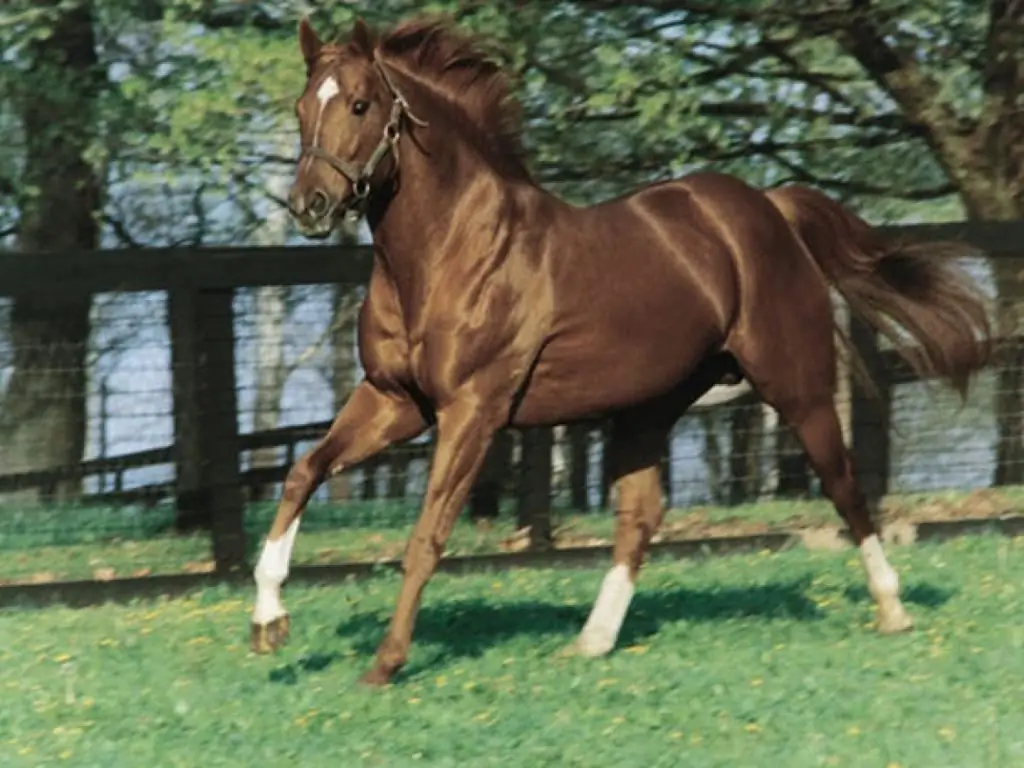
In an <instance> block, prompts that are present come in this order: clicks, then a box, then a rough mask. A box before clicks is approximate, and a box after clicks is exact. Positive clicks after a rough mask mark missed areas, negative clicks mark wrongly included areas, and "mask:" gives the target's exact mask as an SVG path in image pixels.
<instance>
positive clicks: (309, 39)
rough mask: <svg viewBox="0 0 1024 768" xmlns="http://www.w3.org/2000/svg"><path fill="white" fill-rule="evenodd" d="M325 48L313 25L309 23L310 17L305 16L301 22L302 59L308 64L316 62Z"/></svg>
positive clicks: (300, 45)
mask: <svg viewBox="0 0 1024 768" xmlns="http://www.w3.org/2000/svg"><path fill="white" fill-rule="evenodd" d="M323 47H324V44H323V42H322V41H321V40H320V37H319V35H317V33H316V30H315V29H313V25H312V24H310V23H309V17H308V16H303V17H302V19H301V21H299V49H300V50H301V51H302V58H304V59H305V60H306V63H307V64H310V63H312V62H313V61H316V57H317V56H319V55H320V49H321V48H323Z"/></svg>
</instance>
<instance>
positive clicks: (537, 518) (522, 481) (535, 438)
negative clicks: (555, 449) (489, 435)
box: [517, 427, 554, 549]
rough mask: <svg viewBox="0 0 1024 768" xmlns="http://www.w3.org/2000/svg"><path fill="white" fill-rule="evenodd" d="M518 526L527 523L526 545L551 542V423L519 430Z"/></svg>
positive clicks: (541, 545) (544, 545)
mask: <svg viewBox="0 0 1024 768" xmlns="http://www.w3.org/2000/svg"><path fill="white" fill-rule="evenodd" d="M522 436H523V440H522V450H521V452H520V459H519V461H520V465H519V466H520V472H519V511H518V515H517V518H518V523H517V525H518V527H519V528H525V527H527V526H529V527H530V548H531V549H537V548H544V547H547V546H549V545H550V544H551V448H552V445H553V444H554V430H553V429H552V428H551V427H530V428H528V429H524V430H522Z"/></svg>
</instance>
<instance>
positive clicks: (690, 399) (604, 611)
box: [575, 355, 737, 656]
mask: <svg viewBox="0 0 1024 768" xmlns="http://www.w3.org/2000/svg"><path fill="white" fill-rule="evenodd" d="M736 370H737V369H736V361H735V360H733V359H732V358H731V357H730V356H727V355H716V356H714V357H711V358H708V359H706V360H705V361H704V362H703V363H701V364H700V365H699V366H698V367H697V369H696V370H695V371H694V372H693V373H692V374H691V375H690V377H689V378H687V379H686V380H685V381H683V382H680V384H679V385H678V386H677V387H675V388H674V389H672V390H671V391H669V392H667V393H666V394H665V395H663V396H662V397H660V398H658V399H656V400H654V401H651V402H648V403H645V404H643V405H640V406H637V407H635V408H632V409H629V410H627V411H623V412H621V413H619V414H617V415H616V416H615V417H614V418H613V419H612V429H611V435H610V440H609V441H608V443H607V445H606V447H605V450H607V451H608V452H609V456H608V458H609V462H608V467H609V471H610V472H611V477H612V480H613V482H614V488H615V493H616V496H617V502H616V506H617V517H616V527H615V548H614V550H613V552H612V562H613V565H612V568H611V570H609V571H608V573H607V574H606V575H605V577H604V580H603V581H602V582H601V591H600V593H599V594H598V597H597V601H596V602H595V603H594V607H593V608H592V609H591V611H590V617H589V618H588V619H587V623H586V624H585V625H584V627H583V630H582V631H581V632H580V636H579V638H577V640H576V643H575V650H576V651H577V652H579V653H580V654H582V655H584V656H602V655H604V654H606V653H608V652H609V651H610V650H611V649H612V648H614V647H615V641H616V640H617V639H618V637H619V630H620V629H621V628H622V622H623V621H624V620H625V618H626V612H627V611H628V610H629V604H630V602H631V601H632V599H633V591H634V585H635V584H636V579H637V576H639V574H640V566H641V565H642V564H643V560H644V555H645V553H646V551H647V546H648V545H649V544H650V542H651V538H652V537H653V536H654V534H655V533H656V532H657V530H658V526H660V525H661V519H662V516H663V515H664V512H665V507H664V503H663V501H662V491H661V468H660V463H661V456H662V452H663V451H664V450H665V441H666V440H667V439H668V436H669V434H670V433H671V431H672V426H673V425H674V424H675V423H676V421H678V420H679V417H680V416H682V415H683V413H684V412H685V411H686V409H687V408H689V407H690V406H691V405H692V404H693V403H695V402H696V401H697V400H699V399H700V397H701V396H703V395H704V394H705V393H706V392H707V391H708V390H710V389H711V388H712V387H713V386H714V385H716V384H718V383H719V382H720V381H721V380H722V377H723V376H724V375H727V374H729V373H734V372H735V371H736Z"/></svg>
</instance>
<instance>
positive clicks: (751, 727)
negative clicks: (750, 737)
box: [743, 723, 762, 733]
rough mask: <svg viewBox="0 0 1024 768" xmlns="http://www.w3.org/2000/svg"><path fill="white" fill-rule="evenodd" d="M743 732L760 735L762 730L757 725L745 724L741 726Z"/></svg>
mask: <svg viewBox="0 0 1024 768" xmlns="http://www.w3.org/2000/svg"><path fill="white" fill-rule="evenodd" d="M743 730H744V731H746V732H747V733H760V732H761V730H762V728H761V726H760V725H759V724H758V723H747V724H746V725H744V726H743Z"/></svg>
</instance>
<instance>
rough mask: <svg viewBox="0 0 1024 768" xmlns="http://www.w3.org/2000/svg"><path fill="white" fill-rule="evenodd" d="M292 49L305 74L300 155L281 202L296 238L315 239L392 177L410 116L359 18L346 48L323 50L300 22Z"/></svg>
mask: <svg viewBox="0 0 1024 768" xmlns="http://www.w3.org/2000/svg"><path fill="white" fill-rule="evenodd" d="M299 47H300V49H301V51H302V56H303V58H304V59H305V61H306V72H307V80H306V87H305V90H304V91H303V93H302V95H301V96H300V97H299V99H298V101H297V102H296V105H295V111H296V114H297V116H298V118H299V133H300V138H301V142H302V154H301V155H300V157H299V162H298V168H297V170H296V176H295V181H294V182H293V183H292V188H291V191H290V192H289V195H288V205H289V208H290V209H291V213H292V215H293V216H294V217H295V220H296V222H297V224H298V226H299V230H300V231H301V232H302V234H304V235H305V236H307V237H315V238H322V237H326V236H327V235H328V234H330V232H331V230H332V229H333V228H334V226H335V225H336V224H337V223H338V221H339V220H340V219H341V218H342V216H344V215H345V214H346V213H349V212H358V211H359V210H360V208H361V206H362V204H363V203H364V202H365V201H366V199H367V198H368V197H369V195H370V193H371V191H372V190H373V189H374V187H375V186H376V185H379V184H380V183H382V182H383V181H385V180H386V178H387V177H388V176H390V175H391V174H393V173H394V171H395V169H396V168H397V165H396V161H397V155H396V152H397V142H398V137H399V134H400V132H401V130H402V126H403V120H404V119H405V118H410V119H413V120H415V118H413V116H412V115H411V113H410V112H409V109H408V104H407V103H406V102H405V100H404V99H403V98H402V96H401V94H399V93H398V91H397V90H396V89H395V87H394V84H393V82H392V80H391V77H390V75H389V74H388V72H387V70H386V69H385V68H384V65H383V64H382V63H381V62H380V61H379V60H378V59H377V58H376V55H375V46H374V42H373V39H372V36H371V33H370V30H369V29H368V28H367V26H366V24H365V23H364V22H363V21H362V20H358V21H356V23H355V26H354V27H353V29H352V35H351V40H350V42H349V43H348V44H346V45H333V44H332V45H327V44H325V43H323V42H322V41H321V40H320V38H319V37H318V36H317V33H316V32H315V31H314V30H313V27H312V26H311V25H310V23H309V21H308V20H307V19H306V18H303V19H302V21H301V22H300V23H299ZM389 156H390V162H384V161H385V160H386V159H387V158H388V157H389Z"/></svg>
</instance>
